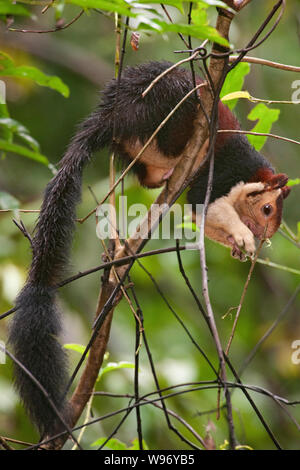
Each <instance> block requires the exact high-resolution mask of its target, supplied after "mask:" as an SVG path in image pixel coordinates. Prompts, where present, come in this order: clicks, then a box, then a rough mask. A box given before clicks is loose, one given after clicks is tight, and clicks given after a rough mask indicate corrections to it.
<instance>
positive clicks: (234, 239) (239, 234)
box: [228, 226, 255, 261]
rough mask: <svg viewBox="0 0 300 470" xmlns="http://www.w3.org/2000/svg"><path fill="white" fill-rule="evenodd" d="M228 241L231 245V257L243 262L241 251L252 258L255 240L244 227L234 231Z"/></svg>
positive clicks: (243, 257)
mask: <svg viewBox="0 0 300 470" xmlns="http://www.w3.org/2000/svg"><path fill="white" fill-rule="evenodd" d="M228 241H229V242H230V244H231V245H232V252H231V254H232V256H233V257H234V258H239V259H240V260H241V261H244V260H245V258H246V257H245V254H244V253H243V252H242V249H243V250H244V251H245V252H246V255H248V256H252V255H253V254H254V252H255V240H254V236H253V233H252V232H251V231H250V230H249V229H248V228H247V227H246V226H244V227H239V229H238V230H236V231H235V233H234V235H230V236H229V237H228Z"/></svg>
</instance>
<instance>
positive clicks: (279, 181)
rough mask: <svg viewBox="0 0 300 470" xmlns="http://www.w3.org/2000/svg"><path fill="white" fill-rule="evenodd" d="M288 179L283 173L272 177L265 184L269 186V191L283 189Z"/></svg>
mask: <svg viewBox="0 0 300 470" xmlns="http://www.w3.org/2000/svg"><path fill="white" fill-rule="evenodd" d="M288 180H289V177H288V175H286V174H285V173H278V174H277V175H273V176H272V177H271V178H270V179H269V180H268V181H267V184H268V186H270V189H279V188H283V187H284V186H285V185H286V183H287V182H288Z"/></svg>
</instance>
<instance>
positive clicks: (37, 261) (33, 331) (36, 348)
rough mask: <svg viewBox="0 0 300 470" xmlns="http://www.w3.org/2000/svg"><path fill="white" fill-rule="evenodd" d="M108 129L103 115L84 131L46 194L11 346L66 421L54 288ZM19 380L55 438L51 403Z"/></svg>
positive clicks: (35, 415)
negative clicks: (87, 168)
mask: <svg viewBox="0 0 300 470" xmlns="http://www.w3.org/2000/svg"><path fill="white" fill-rule="evenodd" d="M108 124H109V123H108V122H104V120H103V119H102V118H101V111H100V112H99V111H98V112H95V113H93V114H92V115H91V116H90V117H89V118H87V119H86V120H85V121H84V122H83V123H82V124H81V125H80V127H79V130H78V132H77V134H76V135H75V137H74V138H73V139H72V141H71V143H70V145H69V147H68V149H67V152H66V154H65V156H64V157H63V159H62V162H61V168H60V170H59V171H58V173H57V174H56V175H55V177H54V178H53V179H52V180H51V181H50V183H49V184H48V186H47V188H46V192H45V197H44V202H43V204H42V208H41V211H40V215H39V219H38V222H37V226H36V229H35V235H34V238H33V241H32V251H33V260H32V264H31V267H30V271H29V275H28V279H27V283H26V285H25V287H24V288H23V289H22V291H21V293H20V294H19V296H18V298H17V300H16V307H17V311H16V313H15V314H14V318H13V320H12V322H11V325H10V337H9V342H10V344H11V345H12V347H13V350H14V354H15V356H16V358H17V359H18V361H20V362H21V363H22V364H23V366H24V367H25V368H26V369H27V370H28V371H29V372H30V374H32V375H33V376H34V377H35V378H36V379H37V380H38V381H39V383H40V384H41V385H42V386H43V388H44V389H45V390H46V392H47V394H48V396H49V398H51V400H52V402H53V403H54V405H55V406H56V408H57V409H58V410H59V412H60V413H62V415H63V416H64V419H66V420H68V417H67V405H66V401H65V399H64V394H65V389H66V385H67V375H68V374H67V361H66V355H65V352H64V350H63V349H62V347H61V345H60V343H59V339H58V336H59V333H60V331H61V325H60V314H59V311H58V308H57V306H56V303H55V295H56V289H55V286H56V285H57V283H58V282H59V281H60V280H61V279H62V276H63V274H64V272H65V267H66V265H67V263H68V257H69V251H70V245H71V241H72V235H73V230H74V224H75V217H76V212H75V209H76V205H77V204H78V203H79V201H80V198H81V178H82V170H83V167H84V165H85V164H86V163H87V162H88V161H89V159H90V156H91V153H92V151H94V150H96V149H99V148H101V147H103V146H105V145H106V144H108V143H109V141H110V139H111V136H110V131H109V126H108ZM14 376H15V384H16V388H17V390H18V391H19V393H20V396H21V398H22V400H23V402H24V405H25V407H26V409H27V411H28V413H29V415H30V417H31V419H32V420H33V421H34V422H35V424H36V425H37V426H38V428H39V430H40V432H41V433H42V434H44V433H48V434H51V433H53V432H55V430H57V425H58V421H57V417H56V415H55V412H54V411H53V408H52V407H51V406H50V404H49V401H48V400H47V398H46V397H45V396H44V394H43V393H42V392H41V391H40V390H39V389H38V387H37V386H36V384H35V383H34V382H33V381H32V380H31V378H30V376H29V375H28V374H26V373H25V372H24V371H23V370H22V369H21V368H20V367H19V366H18V365H17V364H15V365H14Z"/></svg>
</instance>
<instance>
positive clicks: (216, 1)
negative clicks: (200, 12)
mask: <svg viewBox="0 0 300 470" xmlns="http://www.w3.org/2000/svg"><path fill="white" fill-rule="evenodd" d="M196 1H197V0H196ZM199 3H200V4H206V5H207V6H208V7H220V8H225V10H229V11H231V12H232V13H234V14H235V13H236V12H235V11H234V10H233V9H232V8H230V7H229V6H228V5H226V3H224V2H222V1H220V0H200V1H199Z"/></svg>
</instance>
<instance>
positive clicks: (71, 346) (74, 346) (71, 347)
mask: <svg viewBox="0 0 300 470" xmlns="http://www.w3.org/2000/svg"><path fill="white" fill-rule="evenodd" d="M64 348H65V349H69V350H71V351H75V352H78V353H79V354H81V355H82V354H83V353H84V351H85V346H83V345H82V344H75V343H68V344H64ZM87 356H88V353H87V355H86V357H87Z"/></svg>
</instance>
